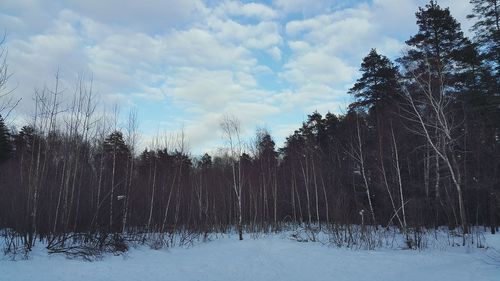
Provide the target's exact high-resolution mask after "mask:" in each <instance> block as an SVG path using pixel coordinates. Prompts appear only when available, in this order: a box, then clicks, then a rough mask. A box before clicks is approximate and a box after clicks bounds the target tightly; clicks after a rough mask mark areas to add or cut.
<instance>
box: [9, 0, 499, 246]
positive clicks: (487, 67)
mask: <svg viewBox="0 0 500 281" xmlns="http://www.w3.org/2000/svg"><path fill="white" fill-rule="evenodd" d="M471 2H472V3H473V5H474V10H473V11H472V15H471V18H473V19H474V20H475V25H474V27H473V31H474V32H475V35H476V36H475V37H474V38H473V39H469V38H467V37H466V36H465V35H464V33H463V32H462V30H461V28H460V24H459V23H458V22H457V21H456V20H455V19H454V18H453V17H452V15H451V14H450V11H449V10H448V9H446V8H442V7H440V6H439V5H437V4H436V3H435V2H434V1H431V2H430V3H429V4H427V5H426V6H425V7H422V8H420V9H419V11H418V12H417V13H416V17H417V25H418V32H417V34H415V35H414V36H412V37H411V38H410V39H409V40H408V41H406V44H407V49H406V51H405V52H404V55H403V56H401V57H400V58H398V59H397V60H396V61H395V62H392V61H390V60H389V59H388V58H387V57H385V56H383V55H381V54H379V53H378V52H377V51H376V50H375V49H373V50H372V51H371V52H370V53H369V54H368V55H367V56H366V57H365V58H364V59H363V62H362V64H361V69H360V71H361V77H360V78H359V79H358V80H357V82H356V84H355V85H354V86H353V87H352V88H351V89H350V91H349V94H351V95H352V96H353V97H354V100H355V101H354V102H353V103H352V104H351V105H350V107H349V110H348V111H347V113H346V114H343V115H336V114H333V113H328V114H326V115H325V116H322V115H321V114H319V113H317V112H314V113H312V114H311V115H309V116H308V118H307V120H306V121H305V122H304V123H303V124H302V126H301V127H300V128H299V129H297V130H296V131H295V132H294V133H293V134H292V135H290V136H289V137H288V138H287V140H286V143H285V145H284V147H283V148H279V149H277V148H276V145H275V143H274V141H273V139H272V136H271V135H270V134H269V133H268V132H267V131H265V130H260V131H258V132H257V134H256V136H255V138H254V139H253V140H252V141H244V140H243V139H241V136H240V127H239V124H238V121H237V117H226V118H224V120H221V131H222V132H223V133H224V136H225V139H226V140H227V147H226V148H225V149H222V150H221V152H220V153H218V154H217V155H208V154H205V155H203V156H202V157H195V158H193V157H191V156H190V154H189V151H187V150H186V147H185V145H184V137H183V136H182V135H179V136H177V137H176V138H170V139H168V138H164V139H157V140H156V141H155V142H154V145H152V146H151V147H150V148H148V149H146V150H144V151H136V150H137V138H138V131H137V121H136V116H135V114H133V113H132V114H131V115H130V117H129V118H128V122H127V125H126V126H125V127H126V128H124V129H119V128H118V126H117V119H118V117H117V115H118V112H117V110H115V111H114V112H113V114H111V116H110V115H109V114H97V112H96V103H95V99H94V97H93V95H92V88H91V83H90V82H86V81H85V79H82V80H81V82H80V83H79V85H78V86H77V87H76V89H77V90H76V94H75V95H73V96H74V98H73V100H72V102H71V104H70V106H68V107H65V108H62V103H61V100H62V92H61V91H60V90H59V89H58V85H57V83H56V85H55V86H54V88H53V89H43V90H40V91H37V92H36V93H35V95H34V99H35V101H36V111H35V112H34V115H33V116H34V117H33V121H32V122H31V123H30V124H28V125H26V126H24V127H22V129H21V130H19V131H18V132H15V133H12V132H10V131H9V130H8V129H7V127H6V125H5V122H4V121H3V119H0V161H1V163H0V194H1V196H0V229H4V230H9V231H12V232H14V233H16V235H19V237H22V240H23V241H24V243H25V245H26V247H27V248H28V249H30V248H31V246H32V245H33V243H34V241H35V240H36V238H40V239H48V240H49V241H51V242H54V241H59V240H58V239H63V238H64V237H67V236H68V235H69V234H71V233H87V234H89V235H92V234H95V235H103V234H114V235H119V234H125V233H127V234H131V233H175V232H176V231H181V230H189V231H192V232H197V233H208V232H217V231H227V230H229V229H231V228H232V227H237V229H238V230H239V232H240V237H242V235H243V232H244V230H245V229H246V230H248V231H267V230H269V229H279V227H280V226H282V225H284V224H290V223H294V224H305V225H308V226H314V227H321V226H323V225H327V226H329V225H349V224H358V225H373V226H396V227H399V228H400V229H401V230H402V231H404V232H407V231H408V230H409V229H418V228H421V227H426V228H431V227H438V226H443V225H446V226H449V227H450V228H456V227H460V229H461V230H462V232H463V233H467V232H468V231H469V227H470V225H484V226H489V227H490V229H491V232H492V233H494V232H495V231H496V228H498V223H499V221H500V220H499V216H500V206H499V201H500V200H499V199H500V91H499V89H500V87H499V85H500V78H499V70H500V69H499V68H500V46H499V45H500V27H499V12H500V11H499V8H498V3H497V1H495V0H472V1H471ZM332 75H334V73H332ZM106 120H107V121H106ZM61 237H63V238H61Z"/></svg>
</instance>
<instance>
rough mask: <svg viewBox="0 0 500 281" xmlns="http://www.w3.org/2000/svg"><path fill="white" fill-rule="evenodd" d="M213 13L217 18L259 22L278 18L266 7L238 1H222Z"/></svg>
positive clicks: (276, 14) (273, 11)
mask: <svg viewBox="0 0 500 281" xmlns="http://www.w3.org/2000/svg"><path fill="white" fill-rule="evenodd" d="M215 13H216V14H217V15H219V16H239V17H247V18H255V19H259V20H271V19H275V18H277V17H278V13H277V12H276V11H275V10H273V9H272V8H270V7H269V6H267V5H264V4H260V3H254V2H251V3H241V2H239V1H224V2H222V3H221V4H220V5H219V6H218V7H217V8H216V9H215Z"/></svg>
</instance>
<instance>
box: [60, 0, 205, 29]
mask: <svg viewBox="0 0 500 281" xmlns="http://www.w3.org/2000/svg"><path fill="white" fill-rule="evenodd" d="M66 5H67V7H68V8H69V9H72V10H75V11H79V13H81V14H82V15H84V16H86V17H89V18H92V19H94V20H96V21H99V22H103V23H106V24H109V25H119V26H120V25H121V26H127V27H128V28H134V29H136V30H140V31H153V32H158V33H161V32H163V31H165V30H168V29H169V28H170V27H172V26H181V25H183V24H186V23H189V22H192V21H196V20H197V19H198V18H199V16H200V15H203V14H204V13H205V11H206V7H205V5H204V3H203V2H202V1H198V0H142V1H135V0H106V1H102V0H68V1H66Z"/></svg>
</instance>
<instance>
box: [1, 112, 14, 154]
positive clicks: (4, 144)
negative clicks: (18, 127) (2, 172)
mask: <svg viewBox="0 0 500 281" xmlns="http://www.w3.org/2000/svg"><path fill="white" fill-rule="evenodd" d="M11 153H12V144H11V142H10V134H9V130H8V129H7V126H6V125H5V122H4V120H3V118H2V115H0V162H3V161H5V160H7V159H9V158H10V156H11Z"/></svg>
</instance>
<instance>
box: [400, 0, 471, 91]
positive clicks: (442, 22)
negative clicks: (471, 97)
mask: <svg viewBox="0 0 500 281" xmlns="http://www.w3.org/2000/svg"><path fill="white" fill-rule="evenodd" d="M415 15H416V17H417V25H418V28H419V30H418V32H417V34H416V35H414V36H412V37H411V38H410V39H409V40H407V41H406V44H407V45H408V46H409V47H410V49H409V50H408V52H407V54H406V55H405V56H404V57H402V58H400V59H398V62H399V63H401V64H402V65H403V66H404V67H405V69H406V70H407V72H408V73H406V74H407V75H409V76H411V77H410V78H415V77H416V76H419V75H422V74H425V77H427V76H430V77H429V78H430V79H431V81H438V80H442V81H444V82H445V85H443V86H445V87H446V90H447V91H451V90H454V89H453V88H452V87H450V85H453V84H454V83H455V82H456V81H457V80H458V79H459V78H458V77H457V75H456V73H457V71H458V69H457V68H458V65H459V64H460V63H461V61H462V58H463V52H464V51H465V50H466V48H467V46H469V45H470V42H469V40H467V39H466V38H465V37H464V34H463V32H462V31H461V28H460V24H459V23H458V22H457V20H456V19H455V18H453V16H452V15H451V13H450V10H449V9H448V8H445V9H443V8H441V7H440V6H439V5H438V4H437V3H436V2H435V1H430V3H429V4H427V5H426V6H425V8H422V7H420V8H419V11H418V12H417V13H416V14H415ZM426 79H427V78H426ZM435 90H436V91H438V90H440V89H439V87H436V89H435Z"/></svg>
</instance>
